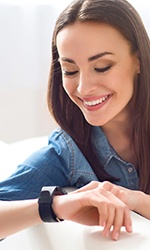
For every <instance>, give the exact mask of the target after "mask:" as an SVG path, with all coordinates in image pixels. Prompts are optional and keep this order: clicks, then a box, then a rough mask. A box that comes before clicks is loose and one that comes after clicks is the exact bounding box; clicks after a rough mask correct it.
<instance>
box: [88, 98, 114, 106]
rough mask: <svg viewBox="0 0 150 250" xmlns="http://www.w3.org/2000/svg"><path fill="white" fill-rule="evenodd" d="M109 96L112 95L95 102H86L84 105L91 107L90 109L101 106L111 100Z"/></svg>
mask: <svg viewBox="0 0 150 250" xmlns="http://www.w3.org/2000/svg"><path fill="white" fill-rule="evenodd" d="M109 96H110V95H107V96H105V97H102V98H99V99H97V100H94V101H84V105H85V106H89V107H91V106H96V105H99V104H101V103H103V102H104V101H106V100H107V99H108V98H109Z"/></svg>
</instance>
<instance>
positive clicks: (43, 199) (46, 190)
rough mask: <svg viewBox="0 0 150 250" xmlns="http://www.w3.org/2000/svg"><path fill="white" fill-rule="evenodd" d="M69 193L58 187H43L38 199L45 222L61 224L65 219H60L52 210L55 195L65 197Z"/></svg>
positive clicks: (40, 213)
mask: <svg viewBox="0 0 150 250" xmlns="http://www.w3.org/2000/svg"><path fill="white" fill-rule="evenodd" d="M64 194H67V192H66V191H65V190H64V189H63V188H61V187H58V186H51V187H43V188H42V190H41V193H40V197H39V199H38V203H39V215H40V218H41V219H42V221H44V222H59V221H63V219H59V218H58V217H57V216H56V214H55V213H54V211H53V209H52V203H53V197H54V196H55V195H64Z"/></svg>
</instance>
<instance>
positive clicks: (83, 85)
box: [77, 73, 97, 96]
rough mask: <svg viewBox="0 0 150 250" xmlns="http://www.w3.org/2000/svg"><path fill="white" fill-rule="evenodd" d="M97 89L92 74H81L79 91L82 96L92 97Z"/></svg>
mask: <svg viewBox="0 0 150 250" xmlns="http://www.w3.org/2000/svg"><path fill="white" fill-rule="evenodd" d="M96 89H97V84H96V81H95V80H94V77H93V76H92V75H91V74H87V73H81V74H80V77H79V82H78V87H77V91H78V93H79V94H80V95H81V96H87V95H91V94H92V92H94V91H95V90H96Z"/></svg>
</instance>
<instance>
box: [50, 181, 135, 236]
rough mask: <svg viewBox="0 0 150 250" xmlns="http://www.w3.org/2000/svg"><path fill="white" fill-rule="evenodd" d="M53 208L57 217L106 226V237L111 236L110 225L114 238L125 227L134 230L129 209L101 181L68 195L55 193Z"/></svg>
mask: <svg viewBox="0 0 150 250" xmlns="http://www.w3.org/2000/svg"><path fill="white" fill-rule="evenodd" d="M53 209H54V211H55V213H56V214H57V216H58V217H60V218H63V219H66V220H72V221H75V222H78V223H81V224H85V225H100V226H103V227H104V229H103V232H102V234H103V236H108V235H109V232H110V229H111V227H112V226H113V230H112V239H114V240H117V239H118V238H119V234H120V230H121V227H122V226H125V228H126V231H127V232H132V222H131V218H130V210H129V208H128V206H127V205H126V204H124V203H123V202H122V201H121V200H120V199H119V198H118V197H116V196H115V195H114V194H113V193H112V192H110V191H107V190H106V189H105V188H104V187H103V186H102V183H100V182H91V183H89V184H88V185H86V186H84V187H83V188H80V189H78V190H76V191H74V192H71V193H69V194H68V195H63V196H56V197H55V198H54V201H53Z"/></svg>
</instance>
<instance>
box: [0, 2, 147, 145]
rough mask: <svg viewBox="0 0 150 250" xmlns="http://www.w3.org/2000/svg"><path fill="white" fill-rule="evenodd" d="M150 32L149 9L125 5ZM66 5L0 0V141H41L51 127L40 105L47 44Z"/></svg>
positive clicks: (43, 100)
mask: <svg viewBox="0 0 150 250" xmlns="http://www.w3.org/2000/svg"><path fill="white" fill-rule="evenodd" d="M129 1H130V2H131V3H132V4H133V5H134V6H135V7H136V8H137V10H138V11H139V13H140V14H141V16H142V18H143V21H144V23H145V25H146V27H147V30H148V31H149V30H150V18H149V12H150V3H149V1H147V0H142V1H137V0H129ZM70 2H71V0H0V140H4V141H5V142H12V141H16V140H21V139H25V138H28V137H33V136H40V135H47V134H49V132H50V131H51V130H52V129H53V128H54V127H56V124H55V123H54V121H53V119H52V118H51V117H50V115H49V112H48V110H47V104H46V87H47V79H48V74H49V65H50V41H51V34H52V30H53V26H54V23H55V20H56V18H57V16H58V14H59V13H60V12H61V10H62V9H63V8H64V7H65V6H66V5H67V4H68V3H70Z"/></svg>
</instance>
